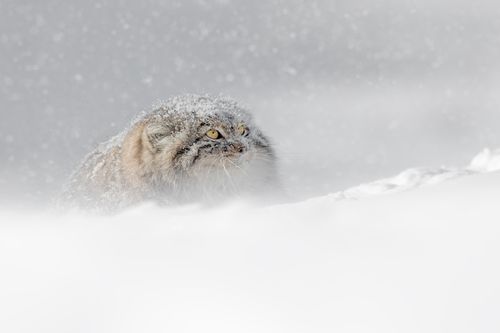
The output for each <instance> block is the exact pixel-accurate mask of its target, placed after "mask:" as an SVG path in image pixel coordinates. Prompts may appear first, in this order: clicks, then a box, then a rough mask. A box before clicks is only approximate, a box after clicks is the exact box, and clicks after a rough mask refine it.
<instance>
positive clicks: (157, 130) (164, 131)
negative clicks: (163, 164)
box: [145, 123, 172, 148]
mask: <svg viewBox="0 0 500 333" xmlns="http://www.w3.org/2000/svg"><path fill="white" fill-rule="evenodd" d="M145 130H146V137H147V138H148V141H149V143H150V144H151V146H152V147H153V148H161V146H162V145H163V144H164V143H165V138H167V137H169V136H170V135H172V128H171V127H169V126H167V125H165V124H161V123H160V124H158V123H153V124H149V125H147V126H146V128H145Z"/></svg>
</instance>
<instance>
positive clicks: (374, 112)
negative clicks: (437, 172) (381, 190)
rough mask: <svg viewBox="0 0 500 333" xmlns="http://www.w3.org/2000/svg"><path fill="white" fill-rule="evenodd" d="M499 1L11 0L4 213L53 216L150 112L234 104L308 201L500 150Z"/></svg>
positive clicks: (4, 19)
mask: <svg viewBox="0 0 500 333" xmlns="http://www.w3.org/2000/svg"><path fill="white" fill-rule="evenodd" d="M499 59H500V5H499V4H498V2H495V1H488V0H481V1H476V2H471V1H464V0H454V1H452V0H439V1H431V0H419V1H409V0H406V1H405V0H383V1H376V2H375V1H368V0H360V1H329V0H324V1H323V0H316V1H299V0H286V1H281V0H270V1H226V0H219V1H202V0H200V1H140V2H139V1H132V0H122V1H112V2H108V1H94V2H90V1H88V2H76V1H55V0H46V1H35V0H31V1H23V0H15V1H14V0H12V1H9V0H0V75H1V76H0V205H5V204H9V205H10V204H21V205H26V204H27V203H29V204H30V205H44V204H46V203H47V202H48V201H49V200H50V199H51V198H52V197H53V196H54V195H55V194H56V193H57V192H58V191H59V190H60V187H61V185H62V184H63V183H64V181H65V180H66V179H67V177H68V176H69V175H70V173H71V171H72V170H73V169H74V168H75V167H76V166H77V165H78V163H79V162H80V161H81V159H82V158H83V157H84V156H85V154H87V153H88V152H90V150H92V149H93V148H94V147H95V146H96V145H97V144H98V143H99V142H101V141H103V140H105V139H107V138H109V137H110V136H112V135H114V134H116V133H117V132H119V131H120V130H121V129H122V128H123V127H124V126H125V125H126V124H128V122H129V121H130V120H131V118H133V117H134V116H135V115H136V114H137V113H138V112H140V111H141V110H149V109H150V108H151V105H153V104H155V103H156V102H157V101H159V100H165V99H167V98H169V97H170V96H173V95H176V94H181V93H210V94H224V95H229V96H232V97H234V98H236V99H237V100H239V101H240V102H241V103H243V104H244V105H246V106H247V107H248V108H250V109H251V110H252V111H253V113H254V116H255V118H256V120H257V123H258V124H260V126H261V127H262V128H263V130H265V132H266V133H267V134H268V136H270V137H271V138H272V139H273V141H274V143H275V145H276V148H277V151H278V154H279V157H280V161H281V172H282V177H283V182H284V183H285V185H286V187H287V188H288V190H289V192H290V193H291V195H293V196H294V197H295V198H297V199H304V198H308V197H311V196H315V195H321V194H325V193H330V192H334V191H338V190H342V189H344V188H346V187H349V186H353V185H356V184H359V183H362V182H366V181H370V180H375V179H377V178H380V177H385V176H391V175H393V174H395V173H397V172H399V171H401V170H403V169H405V168H408V167H415V166H440V165H459V166H461V165H465V164H467V163H468V162H469V160H470V159H471V158H472V157H473V156H474V155H475V154H476V153H478V152H479V151H480V150H481V149H482V148H483V147H492V148H495V147H500V97H499V93H498V92H499V88H500V71H499V70H500V60H499Z"/></svg>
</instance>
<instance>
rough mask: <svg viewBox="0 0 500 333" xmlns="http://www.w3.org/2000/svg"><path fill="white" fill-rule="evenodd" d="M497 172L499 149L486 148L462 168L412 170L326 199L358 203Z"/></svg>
mask: <svg viewBox="0 0 500 333" xmlns="http://www.w3.org/2000/svg"><path fill="white" fill-rule="evenodd" d="M498 170H500V149H496V150H493V151H492V150H491V149H489V148H485V149H484V150H483V151H482V152H481V153H479V154H478V155H476V156H475V157H474V158H473V159H472V161H471V162H470V164H469V165H468V166H467V167H465V168H449V167H439V168H411V169H408V170H405V171H403V172H401V173H400V174H398V175H397V176H394V177H391V178H384V179H380V180H377V181H374V182H371V183H366V184H361V185H358V186H355V187H352V188H349V189H347V190H343V191H340V192H337V193H333V194H331V195H329V197H333V199H334V200H335V201H339V200H346V199H361V198H365V197H369V196H373V195H379V194H389V193H396V192H401V191H407V190H410V189H414V188H418V187H421V186H426V185H433V184H438V183H441V182H444V181H447V180H450V179H454V178H457V177H460V176H467V175H472V174H478V173H486V172H494V171H498Z"/></svg>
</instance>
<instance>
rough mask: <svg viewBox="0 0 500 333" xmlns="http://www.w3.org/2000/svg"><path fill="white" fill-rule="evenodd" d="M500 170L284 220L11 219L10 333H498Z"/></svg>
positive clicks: (417, 175) (197, 213)
mask: <svg viewBox="0 0 500 333" xmlns="http://www.w3.org/2000/svg"><path fill="white" fill-rule="evenodd" d="M499 155H500V154H498V152H491V151H488V150H487V151H484V152H483V153H482V154H480V155H479V156H478V157H477V158H475V159H474V161H473V163H472V164H471V165H470V166H469V167H467V168H465V169H447V168H440V169H434V170H430V169H413V170H410V171H407V172H404V173H402V174H401V175H399V176H397V177H395V178H390V179H385V180H381V181H378V182H374V183H371V184H366V185H362V186H359V187H356V188H353V189H350V190H346V191H343V192H341V193H336V194H332V195H329V196H325V197H319V198H314V199H310V200H307V201H303V202H298V203H289V204H282V205H276V206H271V207H251V206H249V205H246V204H236V203H235V204H232V205H229V206H227V207H224V208H217V209H201V208H199V207H195V206H191V207H180V208H176V209H168V210H166V209H160V208H157V207H154V206H143V207H139V208H137V209H134V210H131V211H127V212H125V213H123V214H121V215H118V216H114V217H96V216H81V215H66V216H54V215H51V214H47V213H44V214H28V213H23V214H20V213H16V212H6V211H4V212H1V213H0V218H1V223H0V264H1V266H0V267H1V269H0V270H1V272H0V273H1V274H0V294H1V298H0V313H1V314H2V315H1V316H0V331H2V332H51V333H53V332H212V331H213V332H495V331H499V330H500V317H499V316H498V313H500V285H499V283H498V281H500V266H499V265H498V262H499V259H500V242H499V239H500V225H499V222H500V208H499V206H498V198H499V197H500V173H499V172H498V171H495V170H498V169H499V168H500V159H499V157H498V156H499ZM444 180H447V181H444ZM410 189H411V190H410ZM374 194H384V195H374ZM345 199H356V200H345Z"/></svg>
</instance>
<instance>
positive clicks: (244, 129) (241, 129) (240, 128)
mask: <svg viewBox="0 0 500 333" xmlns="http://www.w3.org/2000/svg"><path fill="white" fill-rule="evenodd" d="M238 133H240V135H243V136H245V135H248V128H247V127H246V126H245V125H243V124H241V125H239V126H238Z"/></svg>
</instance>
